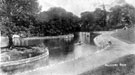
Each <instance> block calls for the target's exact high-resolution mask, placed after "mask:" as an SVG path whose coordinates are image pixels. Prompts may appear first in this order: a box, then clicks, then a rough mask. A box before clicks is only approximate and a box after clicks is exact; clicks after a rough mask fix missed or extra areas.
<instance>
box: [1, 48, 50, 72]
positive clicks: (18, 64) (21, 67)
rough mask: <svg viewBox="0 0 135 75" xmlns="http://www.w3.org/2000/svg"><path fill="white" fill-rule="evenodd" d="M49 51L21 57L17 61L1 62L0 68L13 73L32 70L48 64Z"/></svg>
mask: <svg viewBox="0 0 135 75" xmlns="http://www.w3.org/2000/svg"><path fill="white" fill-rule="evenodd" d="M48 57H49V52H48V49H47V48H46V52H45V53H43V54H41V55H39V56H35V57H31V58H27V59H21V60H18V61H9V62H1V63H0V68H1V69H2V71H3V72H6V73H15V72H23V71H28V70H32V69H35V68H38V67H41V66H44V65H48Z"/></svg>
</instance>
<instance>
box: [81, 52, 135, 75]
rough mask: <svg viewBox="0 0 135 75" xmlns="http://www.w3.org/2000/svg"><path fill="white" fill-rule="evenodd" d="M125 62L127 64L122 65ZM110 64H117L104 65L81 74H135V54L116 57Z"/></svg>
mask: <svg viewBox="0 0 135 75" xmlns="http://www.w3.org/2000/svg"><path fill="white" fill-rule="evenodd" d="M120 63H121V64H125V65H120ZM108 64H117V66H105V65H102V66H101V67H98V68H96V69H94V70H92V71H87V72H84V73H82V74H80V75H135V55H134V54H131V55H127V56H124V57H121V58H119V59H116V60H114V61H112V62H111V63H108Z"/></svg>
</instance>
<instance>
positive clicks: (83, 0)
mask: <svg viewBox="0 0 135 75" xmlns="http://www.w3.org/2000/svg"><path fill="white" fill-rule="evenodd" d="M38 2H39V5H40V6H41V7H42V11H47V10H48V9H49V8H51V7H62V8H64V9H65V10H66V11H69V12H72V13H73V14H75V15H77V16H80V13H81V12H85V11H94V10H95V8H97V7H101V5H102V4H103V3H104V4H105V5H106V8H109V7H111V6H114V5H117V4H122V3H125V2H126V3H129V4H132V5H134V3H135V0H38Z"/></svg>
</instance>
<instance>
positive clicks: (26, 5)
mask: <svg viewBox="0 0 135 75" xmlns="http://www.w3.org/2000/svg"><path fill="white" fill-rule="evenodd" d="M0 5H1V6H0V9H1V10H0V12H1V13H0V15H1V17H0V18H1V20H2V22H1V26H2V27H3V28H2V29H1V31H2V32H3V33H13V32H19V31H21V30H23V31H24V30H25V31H26V30H27V29H28V28H29V26H30V25H31V24H33V22H32V20H33V17H34V15H36V14H37V13H38V12H39V10H40V9H39V6H38V3H37V0H1V1H0ZM31 16H32V17H31Z"/></svg>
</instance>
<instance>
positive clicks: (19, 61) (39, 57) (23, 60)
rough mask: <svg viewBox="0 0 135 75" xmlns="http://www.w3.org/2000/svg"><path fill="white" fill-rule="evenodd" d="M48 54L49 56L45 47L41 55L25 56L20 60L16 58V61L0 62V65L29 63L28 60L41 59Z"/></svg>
mask: <svg viewBox="0 0 135 75" xmlns="http://www.w3.org/2000/svg"><path fill="white" fill-rule="evenodd" d="M48 56H49V52H48V49H47V48H46V52H45V53H43V54H42V55H39V56H35V57H32V58H27V59H21V60H18V61H9V62H1V63H0V67H6V66H12V65H20V64H25V63H30V62H33V61H36V60H40V59H42V58H44V57H48Z"/></svg>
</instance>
